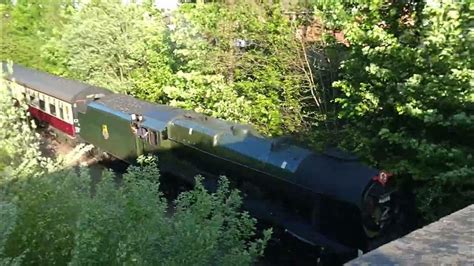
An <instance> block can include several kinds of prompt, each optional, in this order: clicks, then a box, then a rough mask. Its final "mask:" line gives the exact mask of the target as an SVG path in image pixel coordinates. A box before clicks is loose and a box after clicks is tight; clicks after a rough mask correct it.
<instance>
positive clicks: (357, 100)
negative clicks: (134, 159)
mask: <svg viewBox="0 0 474 266" xmlns="http://www.w3.org/2000/svg"><path fill="white" fill-rule="evenodd" d="M331 8H335V7H334V6H332V7H331ZM472 9H473V5H472V4H471V3H468V2H452V1H439V2H436V1H435V2H433V3H430V4H426V5H423V4H422V3H417V2H407V3H392V2H389V1H378V2H373V3H370V4H367V3H364V2H361V3H359V4H353V5H350V6H345V5H344V4H340V5H338V6H337V7H336V9H335V10H337V11H329V12H326V14H331V13H332V14H334V13H338V12H339V15H338V18H340V19H339V21H337V22H334V23H333V26H334V27H336V28H337V27H339V28H342V29H343V30H344V34H345V37H346V38H347V40H348V41H349V43H350V47H349V49H348V56H347V59H346V60H345V61H344V62H343V63H342V66H341V70H340V77H339V80H338V81H336V82H335V83H334V87H335V88H336V89H339V90H340V91H341V92H342V95H341V97H340V98H339V99H337V101H338V103H339V104H340V106H341V112H340V118H341V119H343V121H345V123H346V124H345V127H344V129H345V130H344V145H345V146H346V147H348V148H350V149H354V150H357V151H359V152H360V153H361V154H362V155H363V156H364V157H365V158H368V159H369V160H372V162H377V163H378V165H379V167H380V168H384V169H389V170H391V171H394V172H395V173H396V174H397V178H399V179H400V180H399V181H401V183H402V184H405V185H411V186H412V188H413V189H414V190H415V193H416V195H417V205H418V208H419V210H420V211H421V213H422V215H423V217H424V218H425V219H427V220H433V219H436V218H438V217H441V216H444V215H446V214H448V213H450V212H452V211H454V210H456V209H459V208H461V207H463V206H465V205H466V204H468V203H470V202H472V198H473V196H474V158H473V156H472V154H473V151H474V146H473V143H472V141H470V140H471V139H473V138H474V130H473V129H474V128H473V125H474V124H473V121H474V120H473V119H474V114H473V111H474V91H473V89H472V88H473V86H472V85H473V84H472V80H473V77H474V70H473V61H472V51H473V48H474V46H473V45H472V44H473V39H472V32H470V29H469V27H470V26H469V25H470V24H469V17H468V14H469V13H470V12H472ZM327 18H329V17H327ZM454 195H456V196H454Z"/></svg>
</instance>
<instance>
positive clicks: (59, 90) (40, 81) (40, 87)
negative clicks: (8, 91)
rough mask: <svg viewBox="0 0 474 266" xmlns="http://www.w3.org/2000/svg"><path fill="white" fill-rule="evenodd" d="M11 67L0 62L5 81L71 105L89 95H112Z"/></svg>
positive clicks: (64, 80) (103, 90)
mask: <svg viewBox="0 0 474 266" xmlns="http://www.w3.org/2000/svg"><path fill="white" fill-rule="evenodd" d="M12 66H13V67H12V69H9V67H8V65H7V63H5V62H2V73H6V74H5V78H6V79H7V80H10V81H14V82H16V83H18V84H20V85H23V86H25V87H28V88H30V89H33V90H36V91H38V92H41V93H44V94H47V95H49V96H52V97H54V98H57V99H60V100H63V101H66V102H70V103H73V102H74V101H75V100H77V99H79V98H82V97H85V96H87V95H89V94H98V93H103V94H110V93H112V92H111V91H109V90H107V89H104V88H100V87H96V86H92V85H89V84H86V83H82V82H79V81H75V80H71V79H67V78H62V77H58V76H54V75H51V74H48V73H45V72H42V71H37V70H34V69H32V68H27V67H24V66H21V65H18V64H13V65H12Z"/></svg>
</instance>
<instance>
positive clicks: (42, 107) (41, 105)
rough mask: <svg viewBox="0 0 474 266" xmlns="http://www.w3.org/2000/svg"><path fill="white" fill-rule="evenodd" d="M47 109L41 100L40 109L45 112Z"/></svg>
mask: <svg viewBox="0 0 474 266" xmlns="http://www.w3.org/2000/svg"><path fill="white" fill-rule="evenodd" d="M45 107H46V105H45V103H44V100H39V108H40V109H41V110H43V111H44V110H45Z"/></svg>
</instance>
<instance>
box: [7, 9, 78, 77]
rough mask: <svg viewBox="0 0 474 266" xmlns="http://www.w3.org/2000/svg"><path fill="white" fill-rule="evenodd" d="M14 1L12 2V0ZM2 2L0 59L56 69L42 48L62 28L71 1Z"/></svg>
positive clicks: (45, 68)
mask: <svg viewBox="0 0 474 266" xmlns="http://www.w3.org/2000/svg"><path fill="white" fill-rule="evenodd" d="M8 2H10V1H8ZM15 2H16V4H15V5H13V4H11V3H8V4H0V15H1V22H0V34H1V35H0V36H1V37H0V60H2V61H4V60H7V59H10V60H14V61H15V63H20V64H23V65H26V66H30V67H36V68H40V69H44V70H47V71H54V70H55V69H54V66H53V65H50V64H49V63H48V62H46V61H44V60H42V59H41V57H40V56H39V54H38V51H40V50H41V47H42V46H43V45H44V44H45V43H46V42H47V41H48V40H49V39H50V38H51V37H53V36H55V34H56V33H57V31H58V30H61V28H62V25H63V24H64V23H65V22H66V21H67V15H68V13H69V12H70V11H71V10H70V8H71V3H72V1H71V0H18V1H15Z"/></svg>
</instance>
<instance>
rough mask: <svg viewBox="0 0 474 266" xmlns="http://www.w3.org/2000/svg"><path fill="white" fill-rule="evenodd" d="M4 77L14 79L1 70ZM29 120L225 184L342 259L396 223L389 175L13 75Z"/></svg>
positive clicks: (200, 120) (118, 98)
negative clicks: (341, 254) (222, 180)
mask: <svg viewBox="0 0 474 266" xmlns="http://www.w3.org/2000/svg"><path fill="white" fill-rule="evenodd" d="M2 68H3V73H5V72H8V71H7V69H8V67H7V65H6V64H5V63H2ZM4 79H6V80H7V83H8V85H9V88H10V90H11V93H12V96H13V97H15V98H17V99H18V98H24V99H26V102H27V103H28V105H29V112H30V113H31V116H32V117H34V118H35V119H37V120H38V121H39V122H41V123H46V124H47V125H48V126H50V127H51V128H52V129H54V130H55V131H57V132H60V133H62V134H64V135H65V136H67V137H68V138H69V139H71V140H73V141H78V142H85V143H90V144H93V145H95V146H96V147H97V148H99V149H100V150H102V151H105V152H107V153H109V154H111V155H112V156H114V157H116V158H119V159H121V160H124V161H126V162H129V163H134V161H135V160H136V158H137V157H138V156H140V155H142V154H156V155H158V157H159V158H160V165H161V171H163V172H169V173H171V174H173V175H174V176H177V177H180V178H182V179H183V180H184V181H187V182H190V183H192V182H193V181H194V176H195V175H196V174H203V175H204V176H205V177H206V179H205V180H204V184H205V185H206V186H207V187H209V188H210V189H212V187H213V186H215V184H216V177H217V176H218V175H226V176H228V177H229V178H230V180H231V182H232V184H234V185H235V186H236V187H238V188H239V189H240V190H242V191H243V193H244V194H245V200H244V207H245V208H247V209H248V210H249V211H250V212H251V213H252V214H253V215H255V216H256V217H259V218H261V219H264V220H268V221H270V222H273V223H275V224H277V225H280V226H282V227H283V228H285V229H286V230H287V231H288V232H290V233H291V234H293V235H295V236H296V237H298V238H300V239H301V240H303V241H305V242H309V243H311V244H314V245H318V246H325V247H328V248H330V249H333V250H335V251H338V252H348V251H353V250H356V249H361V250H368V249H370V246H371V243H374V242H377V241H380V239H383V238H384V237H385V235H387V231H389V228H390V226H391V225H392V224H393V223H394V220H395V214H396V212H397V205H396V201H395V200H394V199H393V195H392V194H393V193H394V190H393V189H392V188H391V187H392V186H390V183H391V182H390V180H389V177H390V174H388V173H386V172H383V171H378V170H375V169H372V168H370V167H367V166H365V165H363V164H361V163H360V162H358V161H356V160H354V159H351V158H348V157H346V156H342V155H340V154H338V153H335V152H331V153H329V152H328V153H317V152H314V151H311V150H308V149H305V148H302V147H298V146H295V145H292V144H290V143H288V142H285V141H284V140H282V139H270V138H265V137H263V136H261V135H259V134H258V133H257V132H256V131H255V130H254V129H253V128H252V127H250V126H247V125H242V124H238V123H233V122H228V121H224V120H220V119H215V118H212V117H208V116H205V115H202V114H198V113H195V112H193V111H187V110H182V109H178V108H173V107H170V106H166V105H159V104H152V103H148V102H145V101H141V100H137V99H135V98H133V97H131V96H127V95H122V94H117V93H113V92H111V91H109V90H107V89H104V88H99V87H95V86H91V85H88V84H84V83H81V82H77V81H73V80H69V79H65V78H61V77H57V76H54V75H50V74H47V73H44V72H40V71H37V70H33V69H29V68H26V67H22V66H20V65H13V69H12V74H8V75H6V76H5V77H4Z"/></svg>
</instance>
